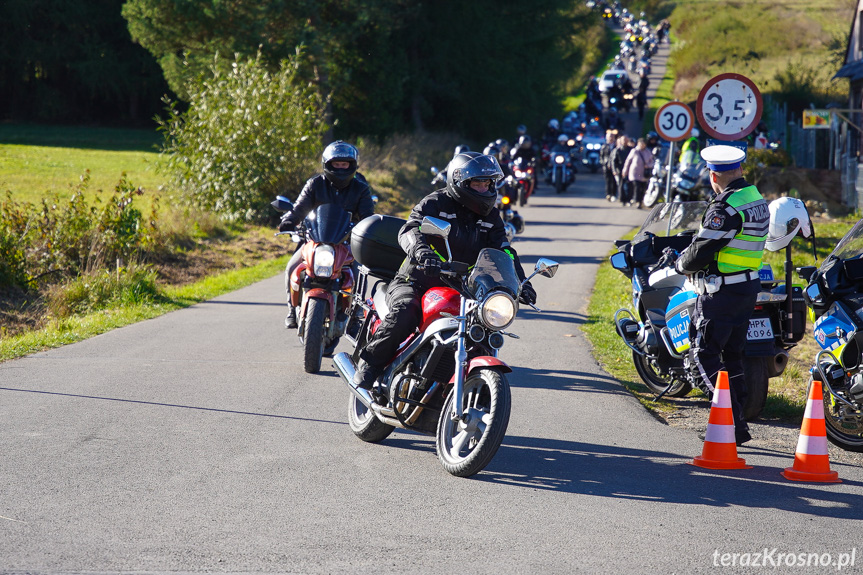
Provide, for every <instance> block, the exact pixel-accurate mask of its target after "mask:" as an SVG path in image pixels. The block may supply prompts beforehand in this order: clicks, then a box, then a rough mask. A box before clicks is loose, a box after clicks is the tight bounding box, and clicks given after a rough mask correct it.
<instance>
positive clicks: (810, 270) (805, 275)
mask: <svg viewBox="0 0 863 575" xmlns="http://www.w3.org/2000/svg"><path fill="white" fill-rule="evenodd" d="M815 270H816V268H815V266H803V267H799V268H797V275H798V276H799V277H800V279H802V280H804V281H807V282H808V281H809V280H810V279H812V275H813V274H814V273H815Z"/></svg>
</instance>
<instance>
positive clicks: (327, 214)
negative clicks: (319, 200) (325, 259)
mask: <svg viewBox="0 0 863 575" xmlns="http://www.w3.org/2000/svg"><path fill="white" fill-rule="evenodd" d="M350 225H351V214H350V212H346V211H345V210H344V209H342V207H341V206H339V205H337V204H324V205H322V206H318V207H317V208H315V209H314V211H313V212H312V213H310V214H309V215H308V216H306V228H308V230H309V235H310V236H311V238H312V240H313V241H314V242H315V243H319V244H337V243H339V242H341V241H342V240H343V239H344V238H345V236H347V235H348V229H349V228H350Z"/></svg>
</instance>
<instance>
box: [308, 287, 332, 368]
mask: <svg viewBox="0 0 863 575" xmlns="http://www.w3.org/2000/svg"><path fill="white" fill-rule="evenodd" d="M327 307H328V304H327V302H326V301H325V300H322V299H310V300H309V303H308V306H307V307H306V317H305V321H304V323H303V369H305V370H306V373H318V372H319V371H320V370H321V360H322V359H323V357H324V321H325V320H326V318H327V317H328V314H329V310H328V309H327Z"/></svg>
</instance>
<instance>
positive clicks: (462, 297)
mask: <svg viewBox="0 0 863 575" xmlns="http://www.w3.org/2000/svg"><path fill="white" fill-rule="evenodd" d="M372 218H377V219H376V220H374V221H370V220H372ZM372 218H366V219H365V220H363V221H362V222H360V223H359V224H358V225H357V227H356V228H355V229H354V234H353V237H352V238H351V244H352V248H353V251H354V254H355V255H356V256H357V261H358V262H359V263H360V264H361V266H360V268H359V269H360V274H359V279H358V281H357V289H356V290H355V291H354V300H353V302H354V310H356V311H361V312H362V313H351V314H350V316H351V318H352V319H351V324H353V323H354V322H355V321H356V322H358V323H360V324H361V325H357V326H356V330H353V329H352V327H353V326H352V325H351V326H349V327H348V334H349V335H348V336H347V337H348V339H349V340H350V341H351V342H352V343H353V344H354V351H353V353H351V354H349V353H345V352H343V353H339V354H337V355H336V356H335V357H334V358H333V365H334V366H335V367H336V370H337V371H338V372H339V375H341V376H342V378H343V379H344V380H345V382H346V383H347V385H348V387H349V388H350V390H351V396H350V401H349V404H348V424H349V425H350V428H351V431H353V432H354V434H355V435H356V436H357V437H359V438H360V439H362V440H363V441H367V442H370V443H376V442H379V441H382V440H383V439H384V438H386V437H387V436H389V435H390V433H392V432H393V430H394V429H395V428H396V427H400V428H403V429H411V430H414V431H418V432H420V433H424V434H427V435H434V436H435V437H436V441H435V446H436V450H437V455H438V459H439V460H440V462H441V464H442V465H443V466H444V468H445V469H446V470H447V472H449V473H451V474H452V475H456V476H458V477H467V476H470V475H473V474H474V473H477V472H478V471H480V470H482V469H483V468H485V466H486V465H488V463H489V462H490V461H491V459H492V458H493V457H494V454H495V453H496V452H497V449H498V447H500V444H501V442H502V441H503V437H504V435H505V433H506V428H507V425H508V424H509V415H510V405H511V393H510V387H509V382H508V381H507V379H506V374H507V373H509V372H511V371H512V369H511V368H510V367H509V366H508V365H507V364H505V363H504V362H503V361H501V360H500V359H499V358H498V352H499V350H500V348H501V347H502V346H503V344H504V336H509V337H517V336H514V335H513V334H511V333H507V332H506V331H504V330H505V329H507V328H508V327H509V326H510V324H512V322H513V321H514V320H515V316H516V312H517V311H518V298H519V294H520V292H521V288H522V285H523V284H524V282H519V280H518V275H517V273H516V269H515V264H514V263H513V260H512V259H511V258H510V257H509V256H508V255H507V254H506V253H504V252H503V251H500V250H495V249H484V250H482V251H481V252H480V254H479V257H478V258H477V261H476V264H475V265H474V266H473V268H470V269H469V268H468V265H467V264H465V263H459V262H454V261H448V262H446V264H445V265H444V266H443V269H442V271H441V278H442V279H443V280H444V282H445V283H447V284H448V285H449V287H436V288H432V289H430V290H429V291H427V292H426V293H425V294H424V296H423V298H422V308H423V320H422V324H421V325H420V328H419V329H418V330H416V331H415V332H414V333H413V335H411V336H410V337H409V338H408V339H407V340H406V341H405V342H404V343H403V344H402V345H401V347H400V348H399V350H398V351H397V352H396V356H395V357H394V358H393V359H392V360H391V362H390V364H389V365H388V366H387V367H386V368H385V370H384V372H383V374H382V375H381V377H380V378H378V381H376V382H375V385H374V387H373V389H372V391H371V392H369V391H367V390H365V389H361V388H356V387H354V386H353V384H352V381H353V377H354V373H355V372H356V362H357V361H358V360H359V354H360V352H361V351H362V350H363V349H364V348H365V345H366V343H367V342H368V340H369V337H370V336H371V335H372V334H373V333H374V332H375V330H376V329H377V328H378V326H379V325H380V323H381V320H382V319H383V318H384V317H385V316H386V314H387V305H386V286H387V284H386V282H387V280H388V279H391V278H392V277H393V275H394V274H395V269H397V268H396V266H395V262H396V261H400V260H401V259H403V258H404V253H401V254H400V255H401V258H399V257H398V255H399V252H401V250H400V249H399V248H398V243H397V242H396V241H395V233H396V231H397V230H398V228H399V227H400V226H397V225H396V224H397V223H398V221H399V220H398V219H397V218H388V220H392V221H388V220H387V217H386V216H384V217H381V216H373V217H372ZM366 222H369V225H366ZM449 230H450V224H449V223H447V222H446V221H444V220H440V219H437V218H431V217H426V218H424V219H423V223H422V226H421V227H420V231H421V232H422V233H423V234H426V235H432V236H438V237H443V238H444V239H446V237H447V236H448V234H449ZM387 236H389V237H387ZM449 251H450V250H449V246H448V245H447V252H449ZM384 258H386V259H387V260H388V261H384ZM556 271H557V263H555V262H553V261H551V260H547V259H545V258H540V259H539V261H538V262H537V264H536V271H534V273H533V274H532V275H531V276H530V277H533V276H534V275H536V274H541V275H544V276H546V277H552V276H553V275H554V274H555V272H556ZM528 279H530V278H528ZM525 281H527V280H525ZM371 284H374V285H373V286H372V287H371V289H369V286H370V285H371ZM367 291H368V292H370V295H371V297H369V298H368V299H366V297H367V294H366V292H367ZM532 307H533V306H532ZM534 309H536V308H534ZM360 318H361V319H360ZM351 333H356V334H357V335H356V337H355V338H353V337H351V335H350V334H351Z"/></svg>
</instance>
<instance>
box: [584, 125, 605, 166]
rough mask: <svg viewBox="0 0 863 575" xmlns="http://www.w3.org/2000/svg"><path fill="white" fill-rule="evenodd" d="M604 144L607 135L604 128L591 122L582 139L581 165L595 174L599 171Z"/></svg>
mask: <svg viewBox="0 0 863 575" xmlns="http://www.w3.org/2000/svg"><path fill="white" fill-rule="evenodd" d="M603 144H605V135H604V134H603V131H602V127H601V126H600V125H599V123H598V122H591V123H590V124H588V125H587V128H586V129H585V132H584V136H583V137H582V139H581V146H582V149H583V152H582V155H581V163H582V164H584V166H585V167H586V168H587V169H588V170H590V171H591V173H593V174H595V173H596V172H598V171H599V168H600V163H599V150H601V149H602V146H603Z"/></svg>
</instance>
